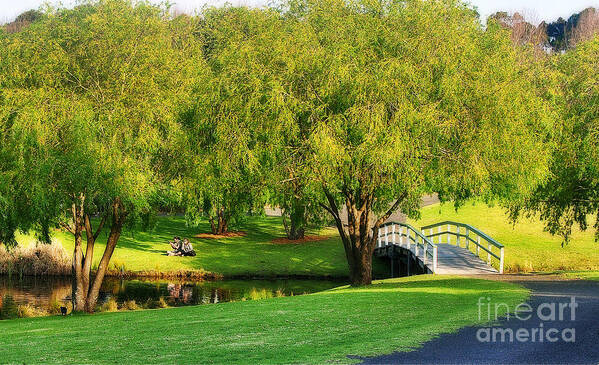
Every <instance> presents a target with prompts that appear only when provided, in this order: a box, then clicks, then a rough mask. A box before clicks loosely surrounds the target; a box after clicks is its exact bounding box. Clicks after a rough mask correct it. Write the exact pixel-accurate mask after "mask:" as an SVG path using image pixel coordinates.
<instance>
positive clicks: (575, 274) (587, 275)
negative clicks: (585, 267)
mask: <svg viewBox="0 0 599 365" xmlns="http://www.w3.org/2000/svg"><path fill="white" fill-rule="evenodd" d="M562 275H563V276H565V277H567V278H576V279H582V280H595V281H599V271H570V272H564V273H562Z"/></svg>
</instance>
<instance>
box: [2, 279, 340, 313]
mask: <svg viewBox="0 0 599 365" xmlns="http://www.w3.org/2000/svg"><path fill="white" fill-rule="evenodd" d="M339 285H342V283H341V282H338V281H325V280H221V281H203V282H185V281H176V280H175V281H173V280H149V279H143V280H121V279H118V278H106V279H105V280H104V284H103V285H102V290H101V294H100V298H99V304H102V303H105V302H107V301H108V300H110V299H111V298H114V299H115V300H116V301H117V302H118V303H119V304H120V303H123V302H125V301H131V300H135V301H136V303H138V304H143V303H147V302H148V301H152V300H154V301H155V300H159V299H160V298H163V299H164V300H165V301H166V302H167V303H168V305H170V306H182V305H197V304H208V303H219V302H229V301H243V300H255V299H264V298H270V297H276V296H290V295H300V294H305V293H313V292H317V291H322V290H326V289H330V288H333V287H336V286H339ZM70 294H71V281H70V278H64V277H44V278H35V277H24V278H22V279H19V278H14V277H13V278H9V277H6V276H0V313H1V312H2V311H3V310H4V311H6V310H7V308H6V307H7V306H18V305H20V304H29V305H33V306H36V307H39V308H47V307H49V306H51V305H55V303H59V304H60V305H64V304H66V303H67V302H68V301H69V300H70Z"/></svg>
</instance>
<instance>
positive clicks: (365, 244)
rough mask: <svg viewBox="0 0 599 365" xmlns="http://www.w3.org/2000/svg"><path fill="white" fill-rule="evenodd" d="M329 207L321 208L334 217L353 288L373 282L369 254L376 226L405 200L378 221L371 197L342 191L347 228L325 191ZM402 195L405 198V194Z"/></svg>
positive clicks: (372, 248)
mask: <svg viewBox="0 0 599 365" xmlns="http://www.w3.org/2000/svg"><path fill="white" fill-rule="evenodd" d="M325 195H326V197H327V200H328V202H329V204H328V206H327V205H324V204H322V206H323V207H324V208H325V209H326V210H327V211H328V212H329V213H330V214H331V215H332V216H333V218H334V219H335V224H336V226H337V230H338V231H339V235H340V236H341V241H342V242H343V248H344V249H345V256H346V258H347V264H348V267H349V279H350V283H351V285H352V286H361V285H369V284H371V283H372V254H373V252H374V248H375V246H376V238H377V236H378V231H379V227H380V226H381V224H383V223H384V222H385V220H387V218H389V216H390V215H391V214H392V213H393V212H394V211H395V210H396V209H397V208H398V206H399V204H400V203H401V202H402V201H403V199H404V197H400V198H399V199H398V200H397V201H396V202H395V203H394V204H393V206H392V207H391V208H389V210H388V211H387V212H386V213H384V214H383V215H382V216H380V217H378V219H375V218H374V214H373V211H372V202H373V196H371V195H361V194H355V193H349V192H347V190H346V191H344V195H345V206H346V208H347V227H346V226H344V224H343V221H342V220H341V216H340V214H339V209H338V207H337V204H336V203H335V199H334V197H333V196H332V195H331V193H330V192H329V191H328V190H326V189H325ZM404 196H405V195H404Z"/></svg>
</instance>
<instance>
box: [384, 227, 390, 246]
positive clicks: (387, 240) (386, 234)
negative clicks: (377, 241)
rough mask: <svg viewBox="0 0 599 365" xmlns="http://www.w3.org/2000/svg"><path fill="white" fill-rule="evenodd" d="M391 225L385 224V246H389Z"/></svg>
mask: <svg viewBox="0 0 599 365" xmlns="http://www.w3.org/2000/svg"><path fill="white" fill-rule="evenodd" d="M388 228H389V226H385V247H387V246H389V235H388V234H389V231H388Z"/></svg>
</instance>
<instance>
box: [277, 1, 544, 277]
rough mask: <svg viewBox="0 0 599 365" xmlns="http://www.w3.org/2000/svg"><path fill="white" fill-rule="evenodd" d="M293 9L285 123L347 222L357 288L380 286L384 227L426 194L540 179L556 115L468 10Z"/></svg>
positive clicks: (512, 53)
mask: <svg viewBox="0 0 599 365" xmlns="http://www.w3.org/2000/svg"><path fill="white" fill-rule="evenodd" d="M282 9H283V11H284V12H285V17H286V21H287V22H288V24H289V28H288V29H289V30H288V32H287V35H286V39H285V40H284V41H283V44H284V45H287V46H286V47H287V48H286V49H287V51H286V53H285V57H284V58H283V59H282V60H279V62H285V66H286V67H284V68H283V69H282V70H283V71H282V72H283V73H282V74H281V75H280V77H281V79H282V80H284V81H282V83H283V86H282V90H283V91H282V92H281V95H282V98H285V100H286V102H285V103H283V104H284V106H283V107H284V112H282V113H284V114H286V115H287V116H288V117H287V119H288V122H287V124H286V125H287V126H288V128H289V129H297V128H299V127H298V123H305V124H306V126H305V127H304V128H305V129H306V130H307V131H309V134H308V135H307V136H306V138H305V140H304V143H303V144H302V148H303V149H304V153H305V155H306V156H307V157H308V158H307V160H306V161H307V164H308V165H307V166H308V168H305V169H303V170H302V171H303V172H304V174H305V175H304V179H305V181H308V182H309V183H310V184H312V186H313V189H314V190H315V191H316V189H319V191H321V192H322V197H323V198H322V200H321V201H320V204H321V206H322V207H323V208H324V209H326V211H328V212H329V213H330V215H331V216H332V217H333V218H334V220H335V222H336V225H337V229H338V231H339V234H340V236H341V240H342V242H343V246H344V248H345V253H346V257H347V261H348V265H349V273H350V279H351V283H352V284H354V285H363V284H369V283H370V282H371V263H372V254H373V250H374V248H375V243H376V237H377V234H378V230H379V227H380V226H381V224H382V223H383V222H384V221H385V220H386V219H387V218H388V217H389V216H390V214H391V213H392V212H393V211H395V210H397V209H398V208H401V209H402V210H403V211H404V212H407V213H408V214H412V215H415V214H417V211H418V206H419V201H420V197H421V196H422V194H425V193H432V192H437V193H439V195H440V197H441V198H442V199H443V200H454V201H456V202H461V201H464V200H465V199H468V198H481V199H488V200H491V199H500V200H504V199H505V200H509V199H515V198H519V197H521V196H523V195H526V194H528V193H529V192H530V191H531V190H532V188H533V187H534V186H535V184H536V183H537V181H538V180H539V179H541V178H542V177H543V175H544V170H545V167H546V166H547V159H548V153H547V152H546V148H545V147H544V144H543V141H544V140H545V139H546V138H547V129H548V125H547V119H548V118H546V106H545V105H544V103H543V100H542V99H541V98H540V97H539V96H538V95H537V93H536V91H535V88H534V87H533V86H534V85H533V84H532V82H531V81H530V78H529V77H528V73H529V72H530V71H529V69H528V67H527V66H526V62H525V61H526V60H525V59H524V58H523V57H522V55H521V54H519V51H518V49H516V48H514V46H512V44H511V42H510V40H509V34H508V33H507V32H506V31H504V30H502V29H500V27H498V26H497V25H494V24H490V25H489V26H488V28H486V29H484V28H483V27H482V26H481V22H480V21H479V19H478V18H477V15H476V13H475V11H473V10H472V9H471V8H469V7H468V6H467V5H464V4H463V3H461V2H459V1H453V0H439V1H428V0H427V1H425V0H408V1H368V0H361V1H360V0H358V1H336V0H300V1H293V2H290V3H286V4H284V5H283V6H282ZM290 106H292V107H290ZM343 207H345V208H346V210H347V225H346V224H345V223H344V220H343V217H342V210H343Z"/></svg>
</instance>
